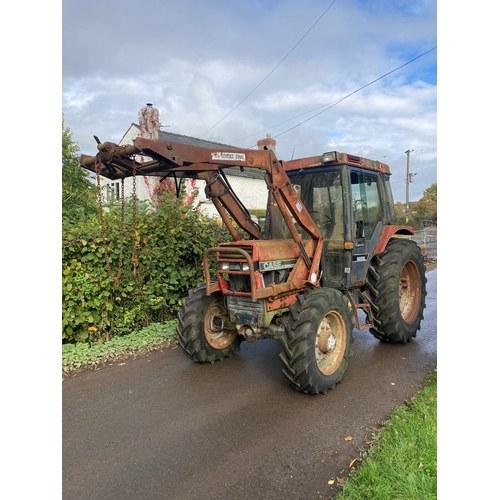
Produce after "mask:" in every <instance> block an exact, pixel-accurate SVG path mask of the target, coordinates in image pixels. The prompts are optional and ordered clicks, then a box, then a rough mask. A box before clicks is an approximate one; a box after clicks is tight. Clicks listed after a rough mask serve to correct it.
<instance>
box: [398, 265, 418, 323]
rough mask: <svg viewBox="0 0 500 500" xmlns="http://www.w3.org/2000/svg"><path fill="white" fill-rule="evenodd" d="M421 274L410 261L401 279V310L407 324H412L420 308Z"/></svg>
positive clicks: (402, 272)
mask: <svg viewBox="0 0 500 500" xmlns="http://www.w3.org/2000/svg"><path fill="white" fill-rule="evenodd" d="M420 294H421V284H420V273H419V271H418V267H417V265H416V264H415V262H413V261H408V262H407V263H406V264H405V266H404V267H403V270H402V271H401V276H400V278H399V310H400V312H401V317H402V318H403V320H404V322H405V323H412V322H413V321H414V320H415V318H416V317H417V314H418V308H419V306H420Z"/></svg>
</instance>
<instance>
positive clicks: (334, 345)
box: [315, 311, 347, 375]
mask: <svg viewBox="0 0 500 500" xmlns="http://www.w3.org/2000/svg"><path fill="white" fill-rule="evenodd" d="M346 344H347V328H346V324H345V321H344V318H343V317H342V315H341V314H340V313H338V312H337V311H330V312H329V313H328V314H326V315H325V317H324V318H323V319H322V320H321V323H320V325H319V328H318V331H317V332H316V346H315V351H316V364H317V365H318V368H319V370H320V371H321V372H322V373H323V374H324V375H331V374H332V373H334V372H335V371H336V370H338V368H339V366H340V364H341V363H342V359H343V358H344V353H345V349H346Z"/></svg>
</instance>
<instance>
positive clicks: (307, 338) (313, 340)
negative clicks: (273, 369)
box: [280, 288, 352, 394]
mask: <svg viewBox="0 0 500 500" xmlns="http://www.w3.org/2000/svg"><path fill="white" fill-rule="evenodd" d="M280 340H281V344H282V347H283V350H282V352H281V354H280V359H281V361H282V362H283V364H284V368H283V373H284V375H285V376H286V377H287V379H288V381H289V382H290V384H291V385H292V386H293V387H294V388H295V389H297V390H298V391H301V392H305V393H307V394H318V393H322V394H326V393H327V392H328V390H329V389H331V388H333V387H334V386H335V384H337V383H338V382H340V380H341V378H342V375H343V374H344V372H345V370H346V368H347V360H348V358H349V356H350V354H351V343H352V311H351V309H350V307H349V305H348V302H347V299H346V298H345V296H344V295H343V294H342V293H341V292H339V291H338V290H333V289H328V288H314V289H307V290H305V291H304V292H303V293H301V294H300V295H298V297H297V302H296V303H295V304H293V305H292V306H290V312H289V314H288V316H287V318H286V320H285V333H284V335H283V336H282V338H281V339H280Z"/></svg>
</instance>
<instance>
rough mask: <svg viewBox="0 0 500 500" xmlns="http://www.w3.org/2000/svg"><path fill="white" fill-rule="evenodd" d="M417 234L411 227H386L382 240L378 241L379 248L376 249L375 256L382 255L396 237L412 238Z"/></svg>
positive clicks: (381, 236)
mask: <svg viewBox="0 0 500 500" xmlns="http://www.w3.org/2000/svg"><path fill="white" fill-rule="evenodd" d="M413 234H415V230H414V229H413V228H412V227H411V226H392V225H391V226H384V227H383V229H382V233H381V235H380V239H379V240H378V244H377V248H375V255H377V254H379V253H382V252H383V251H384V250H385V247H386V246H387V243H389V240H390V239H391V238H392V237H393V236H395V235H401V236H403V235H404V236H411V235H413Z"/></svg>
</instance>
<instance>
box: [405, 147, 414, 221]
mask: <svg viewBox="0 0 500 500" xmlns="http://www.w3.org/2000/svg"><path fill="white" fill-rule="evenodd" d="M411 151H413V149H411V150H410V149H408V151H405V153H406V223H407V224H408V217H409V215H410V182H413V174H410V152H411ZM410 176H411V177H410Z"/></svg>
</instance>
